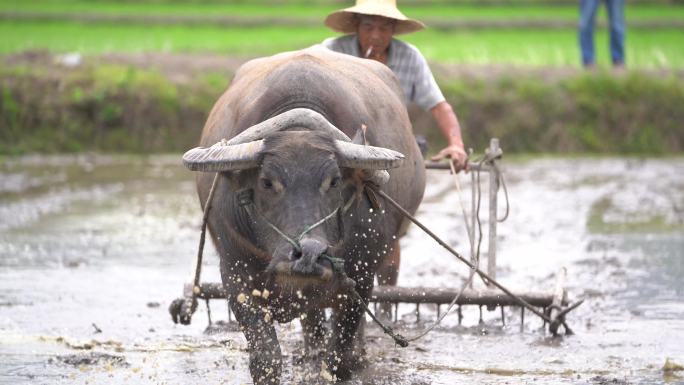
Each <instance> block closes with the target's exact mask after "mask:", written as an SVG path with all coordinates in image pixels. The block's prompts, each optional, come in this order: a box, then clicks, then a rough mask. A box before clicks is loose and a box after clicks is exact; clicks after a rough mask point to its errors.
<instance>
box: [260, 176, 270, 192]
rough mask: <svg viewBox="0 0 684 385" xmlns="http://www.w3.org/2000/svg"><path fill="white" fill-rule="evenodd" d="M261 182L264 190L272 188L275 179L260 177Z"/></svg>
mask: <svg viewBox="0 0 684 385" xmlns="http://www.w3.org/2000/svg"><path fill="white" fill-rule="evenodd" d="M259 183H260V184H261V187H262V188H263V189H264V190H270V189H272V188H273V181H272V180H270V179H266V178H261V179H259Z"/></svg>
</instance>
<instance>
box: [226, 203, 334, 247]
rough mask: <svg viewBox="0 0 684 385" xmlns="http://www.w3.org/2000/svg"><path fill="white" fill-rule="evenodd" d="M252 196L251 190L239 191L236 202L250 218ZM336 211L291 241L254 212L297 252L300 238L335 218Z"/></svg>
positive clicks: (262, 216)
mask: <svg viewBox="0 0 684 385" xmlns="http://www.w3.org/2000/svg"><path fill="white" fill-rule="evenodd" d="M252 194H253V192H252V190H244V191H241V192H240V193H238V202H239V204H240V206H243V207H244V208H245V209H246V210H247V212H248V213H249V214H250V215H251V216H253V211H252V207H253V206H254V199H253V198H252ZM338 211H340V208H339V207H337V208H336V209H335V210H333V211H332V212H331V213H330V214H328V215H326V216H325V217H323V218H322V219H320V220H319V221H318V222H316V223H314V224H312V225H310V226H307V227H305V228H304V230H303V231H302V232H301V233H300V234H299V235H298V236H297V238H295V239H293V238H291V237H290V236H288V235H287V234H285V232H284V231H282V230H280V229H279V228H278V226H276V225H274V224H273V223H271V221H269V220H268V219H267V218H266V217H265V216H264V215H263V214H261V213H260V212H259V211H258V210H254V212H256V214H257V215H258V216H259V217H260V218H261V220H263V221H264V222H266V224H267V225H268V227H270V228H271V229H273V231H275V232H276V233H277V234H278V235H280V236H281V237H282V238H283V239H285V240H286V241H287V242H288V243H289V244H291V245H292V247H294V248H295V250H297V251H298V252H301V251H302V247H301V246H300V245H299V242H301V240H302V238H304V236H305V235H306V234H307V233H309V232H311V231H312V230H313V229H315V228H316V227H318V226H320V225H322V224H324V223H325V222H326V221H328V220H329V219H330V218H332V217H333V216H335V215H336V214H337V212H338Z"/></svg>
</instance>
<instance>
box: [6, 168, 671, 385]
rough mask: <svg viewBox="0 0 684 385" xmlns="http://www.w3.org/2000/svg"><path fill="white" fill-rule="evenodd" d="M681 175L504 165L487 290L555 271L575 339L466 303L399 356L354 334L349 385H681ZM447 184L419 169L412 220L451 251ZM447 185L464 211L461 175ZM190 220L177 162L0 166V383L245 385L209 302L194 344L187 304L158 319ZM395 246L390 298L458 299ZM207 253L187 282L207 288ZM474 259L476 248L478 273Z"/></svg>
mask: <svg viewBox="0 0 684 385" xmlns="http://www.w3.org/2000/svg"><path fill="white" fill-rule="evenodd" d="M682 171H684V159H681V158H674V159H643V160H639V159H618V158H596V159H578V158H572V159H538V160H506V163H505V172H506V176H507V186H508V190H509V196H510V202H511V214H510V217H509V219H508V220H507V221H506V222H504V223H502V224H500V225H499V232H498V234H499V235H498V239H497V240H498V244H499V249H498V266H499V269H498V271H497V274H498V279H499V280H500V281H501V282H502V283H503V284H505V285H506V286H508V287H510V288H511V289H513V290H517V291H529V290H535V291H551V290H552V289H553V285H554V275H555V273H556V272H557V271H558V269H559V268H560V267H561V266H565V267H566V268H567V289H568V290H569V293H570V300H571V301H574V300H577V299H580V298H584V299H585V300H586V302H585V304H584V305H582V306H581V307H580V308H578V309H577V310H576V311H575V312H573V313H571V314H570V315H569V317H568V322H569V324H570V325H571V327H572V328H573V330H574V331H575V333H576V335H574V336H568V337H562V338H553V337H551V336H550V335H548V334H547V333H546V332H544V331H543V329H542V322H541V321H540V320H539V319H537V318H535V317H534V316H532V315H531V314H530V313H529V312H528V313H526V314H525V322H524V324H523V325H522V327H521V319H520V309H518V308H506V309H505V310H504V313H503V314H504V318H505V324H503V323H502V319H501V315H502V313H501V311H500V309H496V310H495V311H491V312H490V311H487V310H486V309H483V313H482V321H481V322H480V316H479V309H478V308H477V307H473V306H465V307H463V315H464V319H463V323H462V324H461V325H459V323H458V317H457V316H456V315H455V314H451V315H449V316H447V317H446V318H445V321H444V324H443V325H442V326H440V327H438V328H437V329H436V330H435V331H433V332H432V333H430V334H428V335H427V336H426V337H425V338H424V339H422V340H419V341H417V342H416V343H413V344H411V345H410V346H409V347H408V348H403V349H402V348H399V347H396V346H395V345H393V343H392V342H391V340H389V339H388V338H386V337H385V336H384V335H383V334H382V332H381V330H379V329H378V328H376V327H374V326H372V325H371V326H368V328H367V346H366V349H367V353H368V354H367V360H368V366H367V368H366V369H364V370H363V371H361V372H360V373H359V374H358V375H357V377H355V378H354V379H353V380H352V381H351V382H350V383H351V384H472V383H487V384H522V383H554V384H649V383H654V384H661V383H668V384H679V383H684V379H683V378H684V375H683V374H682V371H680V370H664V368H665V367H666V366H667V365H666V363H668V362H669V363H670V366H669V367H676V366H673V365H681V364H682V363H684V344H682V336H683V335H684V321H683V319H684V300H682V298H684V295H683V294H684V280H682V276H683V275H684V254H683V253H684V252H683V251H682V250H684V231H683V230H684V213H683V212H682V210H681V208H682V207H684V182H682V179H681V175H682ZM451 178H452V177H450V176H448V175H447V174H442V173H437V172H431V173H430V174H429V186H428V190H427V192H426V197H425V200H424V203H423V205H422V206H421V209H420V212H419V214H418V216H419V219H421V220H422V221H424V222H425V223H427V224H428V225H429V226H430V227H431V228H432V229H434V230H435V232H437V233H438V235H440V236H442V237H444V239H446V240H447V241H448V242H449V243H450V244H451V245H452V246H454V247H455V248H456V249H457V250H459V251H461V252H463V253H464V254H466V255H467V251H468V250H469V245H468V243H467V236H466V235H465V234H466V232H465V227H464V226H463V221H462V214H461V209H460V206H459V194H457V193H456V190H455V189H454V184H453V179H451ZM460 181H461V183H460V184H461V188H462V189H463V191H462V193H461V194H460V196H461V198H462V201H463V202H462V203H463V205H464V206H465V207H466V208H469V207H470V201H469V199H470V190H469V188H470V177H469V176H462V177H461V179H460ZM484 193H485V194H486V186H484ZM483 204H484V206H483V208H482V213H486V212H487V209H488V208H487V206H486V199H485V201H484V202H483ZM500 210H501V211H503V204H502V206H501V207H500ZM483 219H484V218H483ZM200 220H201V212H200V210H199V204H198V202H197V199H196V196H195V192H194V182H193V175H192V174H191V173H190V172H188V171H185V170H184V169H183V168H182V166H181V165H180V159H179V157H178V156H176V155H172V156H150V157H118V156H95V155H91V156H74V157H72V156H53V157H42V156H34V157H23V158H14V159H5V160H4V161H3V163H2V165H0V383H7V384H34V383H40V384H61V383H75V384H85V383H90V384H92V383H98V384H120V383H129V384H153V383H154V384H157V383H166V384H187V383H207V384H242V383H250V382H251V380H250V378H249V375H248V369H247V352H246V343H245V341H244V338H243V337H242V335H241V333H240V332H239V331H237V330H235V329H234V328H232V327H231V326H230V325H226V323H225V321H227V318H228V315H227V307H226V304H225V303H224V302H223V301H213V302H212V304H211V310H212V313H211V315H212V319H213V321H214V325H213V326H212V328H211V330H210V331H207V332H205V329H206V328H207V324H208V322H207V313H206V306H205V304H204V303H200V306H199V309H198V311H197V313H196V314H195V316H194V318H193V323H192V325H190V326H180V325H174V324H173V323H172V322H171V320H170V316H169V315H168V313H167V310H166V307H167V306H168V304H169V302H170V301H171V300H172V299H174V298H176V297H177V296H179V295H180V294H181V293H182V286H183V283H184V282H186V281H188V280H189V279H190V276H191V265H192V260H193V258H194V255H195V253H196V246H197V241H198V237H199V228H200ZM484 225H485V226H486V225H487V223H486V221H484ZM485 236H486V234H485ZM402 250H403V265H402V267H403V268H402V271H401V275H400V283H401V284H402V285H403V286H449V287H460V285H461V284H462V282H463V280H464V279H465V277H466V275H467V269H466V268H465V267H463V266H462V265H461V264H459V262H458V261H456V260H455V259H454V258H453V257H451V256H450V255H448V254H447V253H446V252H444V251H443V250H442V249H441V247H440V246H438V245H436V244H434V243H433V242H432V241H431V240H430V239H429V238H427V237H425V236H424V235H423V234H422V233H421V232H420V231H419V229H417V228H415V227H412V228H411V229H410V231H409V233H408V235H407V236H406V237H405V238H404V239H403V240H402ZM209 251H210V252H209V253H208V255H207V257H206V261H205V266H204V269H203V280H205V281H218V279H219V278H218V269H217V265H218V260H217V257H216V255H215V254H214V253H213V250H211V248H210V250H209ZM486 251H487V250H486V242H485V243H484V246H483V262H482V263H483V264H484V263H486V258H485V257H486ZM481 286H482V283H481V282H480V281H476V287H481ZM444 310H445V309H444V308H442V309H441V311H442V312H443V311H444ZM415 311H416V308H415V306H409V305H401V306H400V307H399V322H398V323H397V324H396V325H395V326H396V328H397V330H398V331H399V332H400V333H401V334H403V335H405V336H412V335H415V334H417V333H419V332H420V331H421V330H424V328H425V327H427V326H429V325H430V324H431V323H432V322H434V320H435V318H436V308H435V307H434V306H430V305H421V307H420V312H421V313H420V322H416V318H417V317H416V312H415ZM218 321H224V322H222V323H223V325H222V323H219V322H218ZM98 330H99V331H98ZM278 335H279V339H280V340H281V344H282V346H283V352H284V354H285V359H284V362H285V367H284V380H283V382H284V383H307V382H306V380H304V378H305V375H306V374H307V371H304V370H303V369H302V365H300V364H299V363H298V362H299V361H300V358H301V357H300V356H299V352H300V351H301V349H302V338H301V328H300V325H299V324H297V323H293V324H285V325H279V326H278ZM308 373H309V374H310V373H311V371H309V372H308ZM322 383H325V382H322Z"/></svg>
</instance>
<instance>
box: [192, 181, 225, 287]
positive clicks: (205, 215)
mask: <svg viewBox="0 0 684 385" xmlns="http://www.w3.org/2000/svg"><path fill="white" fill-rule="evenodd" d="M218 180H219V173H216V175H214V180H213V181H212V182H211V188H210V189H209V196H208V197H207V201H206V203H205V204H204V213H203V214H202V233H201V234H200V241H199V247H198V250H197V265H196V267H195V279H194V280H193V285H194V287H199V280H200V274H201V273H202V258H203V253H204V241H205V238H206V234H207V222H208V219H209V210H210V209H211V201H212V200H213V199H214V192H216V186H217V185H218ZM192 293H193V300H194V298H195V296H196V294H195V290H193V291H192Z"/></svg>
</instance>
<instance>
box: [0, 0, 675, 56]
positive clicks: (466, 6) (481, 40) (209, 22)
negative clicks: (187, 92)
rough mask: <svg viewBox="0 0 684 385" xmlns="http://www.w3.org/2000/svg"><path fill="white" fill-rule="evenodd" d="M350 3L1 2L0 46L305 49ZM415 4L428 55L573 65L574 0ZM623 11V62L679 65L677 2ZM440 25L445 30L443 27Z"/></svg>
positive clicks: (91, 50) (601, 49)
mask: <svg viewBox="0 0 684 385" xmlns="http://www.w3.org/2000/svg"><path fill="white" fill-rule="evenodd" d="M350 3H351V1H348V2H343V1H324V0H316V1H263V0H256V1H231V2H228V1H202V2H179V1H168V0H155V1H149V0H147V1H137V2H132V1H123V2H114V1H111V0H106V1H84V0H60V1H57V0H36V1H17V0H0V36H2V39H0V54H12V53H18V52H23V51H26V50H36V49H42V50H49V51H51V52H56V53H64V52H81V53H86V54H100V53H110V52H178V53H197V52H200V53H207V52H213V53H221V54H225V55H229V56H247V57H256V56H263V55H270V54H274V53H276V52H281V51H284V50H294V49H300V48H304V47H307V46H309V45H312V44H316V43H319V42H320V41H322V40H323V39H324V38H326V37H330V36H334V35H335V34H334V33H333V32H332V31H330V30H328V29H327V28H325V27H324V26H323V19H324V18H325V16H326V15H327V14H328V13H330V12H331V11H333V10H335V9H339V8H341V7H342V6H344V5H345V4H346V5H348V4H350ZM416 4H417V3H410V4H408V5H403V6H402V10H403V11H404V12H405V13H406V14H408V15H410V16H412V17H416V18H418V19H422V20H425V21H427V22H428V26H429V25H430V24H431V22H432V24H433V25H434V26H437V27H438V28H428V29H427V30H425V31H421V32H418V33H415V34H411V35H407V36H403V37H402V39H405V40H406V41H408V42H410V43H413V44H415V45H416V46H418V47H419V48H420V49H421V51H422V52H423V53H424V54H425V56H426V57H427V58H428V59H429V60H431V61H438V62H443V63H451V64H473V65H482V64H508V65H522V66H536V67H542V66H572V67H579V65H580V58H579V48H578V43H577V32H576V28H575V26H576V23H577V18H578V9H577V5H576V3H568V2H566V3H563V4H560V5H559V4H556V3H555V2H549V1H533V2H528V3H526V5H516V4H514V3H511V4H507V5H501V4H499V5H489V6H482V5H477V4H474V3H473V2H472V1H460V2H459V1H456V2H449V3H447V2H444V1H433V2H423V3H421V4H423V5H421V6H419V5H416ZM430 4H432V5H430ZM604 8H605V7H600V9H599V15H598V20H599V21H600V22H605V18H606V17H605V9H604ZM32 15H33V16H32ZM60 15H61V16H60ZM96 16H97V17H96ZM32 17H33V18H32ZM80 17H83V19H82V20H81V19H79V18H80ZM89 17H90V18H89ZM98 17H100V18H98ZM127 17H128V18H127ZM146 17H147V19H146ZM193 17H197V18H195V19H192V18H193ZM203 17H204V18H206V19H202V18H203ZM221 17H227V18H228V19H225V20H223V19H221ZM187 18H191V19H187ZM217 18H218V19H217ZM626 18H627V23H628V31H627V43H626V50H627V52H626V54H627V64H628V66H630V67H633V68H684V50H682V48H681V47H684V32H683V31H684V30H683V29H682V26H684V4H674V3H669V2H648V3H646V2H640V3H633V2H632V3H629V4H628V6H627V8H626ZM203 20H206V22H204V21H203ZM221 20H223V21H221ZM260 20H261V21H260ZM287 20H291V21H290V22H288V23H287V24H286V25H276V24H278V22H285V21H287ZM292 20H294V21H292ZM188 22H190V23H189V24H188ZM300 22H301V23H300ZM473 22H475V24H473ZM459 23H460V24H459ZM644 23H645V24H644ZM448 25H452V27H453V28H452V27H449V28H446V27H444V26H448ZM630 25H640V27H639V28H632V27H630ZM454 26H455V27H454ZM443 27H444V28H443ZM596 39H597V54H598V63H599V65H601V66H604V67H608V66H609V65H610V63H609V58H608V49H607V46H608V43H607V40H608V37H607V33H606V31H605V29H604V28H600V30H599V32H598V33H597V36H596Z"/></svg>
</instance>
